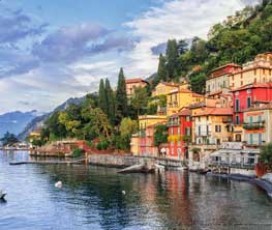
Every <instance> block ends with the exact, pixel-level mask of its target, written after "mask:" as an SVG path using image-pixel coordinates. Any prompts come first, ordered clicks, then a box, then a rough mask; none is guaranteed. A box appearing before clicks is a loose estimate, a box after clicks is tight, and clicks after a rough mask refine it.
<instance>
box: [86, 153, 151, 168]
mask: <svg viewBox="0 0 272 230" xmlns="http://www.w3.org/2000/svg"><path fill="white" fill-rule="evenodd" d="M153 161H154V159H151V158H141V157H135V156H131V155H122V154H119V155H117V154H91V155H89V156H88V162H89V164H93V165H101V166H107V167H115V168H124V167H127V166H131V165H135V164H143V163H147V164H148V165H149V164H152V163H153Z"/></svg>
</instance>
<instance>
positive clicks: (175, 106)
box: [167, 85, 204, 116]
mask: <svg viewBox="0 0 272 230" xmlns="http://www.w3.org/2000/svg"><path fill="white" fill-rule="evenodd" d="M203 100H204V96H203V95H200V94H197V93H194V92H192V91H191V90H189V89H186V88H184V87H183V85H181V86H180V87H178V88H176V89H173V90H172V91H170V92H169V93H168V95H167V115H168V116H170V115H172V114H175V113H177V112H178V111H179V110H180V109H182V108H184V107H187V106H189V105H190V104H193V103H197V102H201V101H203Z"/></svg>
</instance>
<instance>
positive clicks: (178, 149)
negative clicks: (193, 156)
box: [167, 109, 192, 160]
mask: <svg viewBox="0 0 272 230" xmlns="http://www.w3.org/2000/svg"><path fill="white" fill-rule="evenodd" d="M167 126H168V151H167V157H169V158H175V159H179V160H186V159H188V144H189V142H191V135H192V119H191V110H189V109H184V110H182V111H180V112H179V113H176V114H173V115H171V116H170V117H169V118H168V123H167Z"/></svg>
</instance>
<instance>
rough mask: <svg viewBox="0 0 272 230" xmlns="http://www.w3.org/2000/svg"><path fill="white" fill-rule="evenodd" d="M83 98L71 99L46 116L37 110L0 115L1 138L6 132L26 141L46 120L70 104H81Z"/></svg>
mask: <svg viewBox="0 0 272 230" xmlns="http://www.w3.org/2000/svg"><path fill="white" fill-rule="evenodd" d="M84 98H85V97H81V98H69V99H68V100H67V101H65V102H64V103H62V104H61V105H59V106H58V107H56V108H55V109H54V110H53V111H52V112H50V113H46V114H42V115H41V114H38V113H37V111H36V110H33V111H30V112H20V111H15V112H9V113H5V114H2V115H0V138H1V137H3V136H4V134H5V133H6V132H10V133H13V134H15V135H17V136H18V138H19V139H21V140H24V139H25V138H26V137H27V136H28V134H29V133H30V132H31V131H33V130H35V129H37V128H39V127H42V126H43V124H44V122H45V121H46V119H47V118H48V117H49V116H50V115H51V114H52V113H53V112H55V111H61V110H64V109H65V108H67V106H69V105H70V104H79V103H81V102H82V101H83V100H84Z"/></svg>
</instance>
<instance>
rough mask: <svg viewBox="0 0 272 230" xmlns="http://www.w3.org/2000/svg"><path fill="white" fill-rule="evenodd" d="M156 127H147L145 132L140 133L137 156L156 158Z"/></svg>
mask: <svg viewBox="0 0 272 230" xmlns="http://www.w3.org/2000/svg"><path fill="white" fill-rule="evenodd" d="M156 125H157V124H156ZM156 125H149V126H147V127H146V129H145V130H141V131H140V136H139V137H140V138H139V145H140V148H139V155H141V156H154V157H156V156H158V148H157V147H156V146H154V133H155V126H156Z"/></svg>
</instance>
